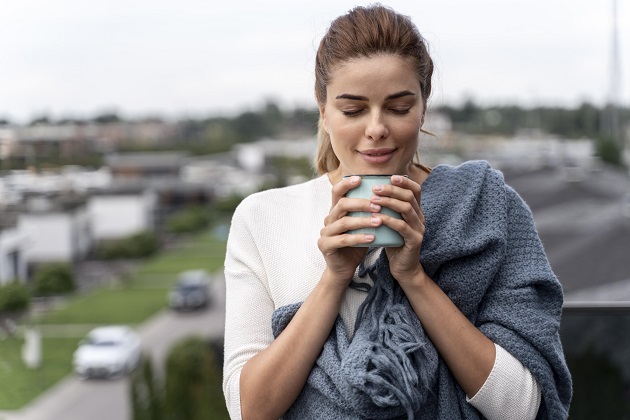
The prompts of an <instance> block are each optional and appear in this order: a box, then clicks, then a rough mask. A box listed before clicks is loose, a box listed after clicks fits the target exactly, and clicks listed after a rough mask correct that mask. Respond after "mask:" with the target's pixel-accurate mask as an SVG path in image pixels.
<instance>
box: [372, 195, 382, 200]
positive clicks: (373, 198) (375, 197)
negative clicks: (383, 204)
mask: <svg viewBox="0 0 630 420" xmlns="http://www.w3.org/2000/svg"><path fill="white" fill-rule="evenodd" d="M370 200H372V201H381V196H380V195H373V196H372V198H370Z"/></svg>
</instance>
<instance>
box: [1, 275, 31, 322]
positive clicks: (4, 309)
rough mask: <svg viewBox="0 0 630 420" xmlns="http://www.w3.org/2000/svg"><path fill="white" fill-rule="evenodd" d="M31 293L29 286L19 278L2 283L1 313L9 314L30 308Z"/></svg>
mask: <svg viewBox="0 0 630 420" xmlns="http://www.w3.org/2000/svg"><path fill="white" fill-rule="evenodd" d="M29 304H30V293H29V290H28V287H27V286H26V285H25V284H24V283H22V282H19V281H17V280H14V281H12V282H10V283H7V284H4V285H0V314H3V315H8V314H12V313H17V312H22V311H25V310H26V309H28V307H29Z"/></svg>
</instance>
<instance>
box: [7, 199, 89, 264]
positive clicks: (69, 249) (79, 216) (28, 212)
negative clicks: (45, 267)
mask: <svg viewBox="0 0 630 420" xmlns="http://www.w3.org/2000/svg"><path fill="white" fill-rule="evenodd" d="M18 231H19V233H20V234H21V235H22V236H24V237H25V238H26V241H27V243H26V248H25V259H26V262H27V263H28V264H39V263H44V262H56V261H63V262H72V261H78V260H81V259H83V258H84V257H85V256H86V255H87V254H88V252H89V251H90V249H91V247H92V245H93V240H92V236H91V233H90V218H89V214H88V209H87V206H86V203H85V199H83V198H82V197H80V196H77V195H74V194H27V195H25V197H24V201H23V210H22V212H21V213H20V214H19V215H18Z"/></svg>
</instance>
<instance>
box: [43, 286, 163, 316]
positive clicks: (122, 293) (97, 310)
mask: <svg viewBox="0 0 630 420" xmlns="http://www.w3.org/2000/svg"><path fill="white" fill-rule="evenodd" d="M167 290H168V289H160V288H156V289H134V288H120V289H107V290H98V291H96V292H94V293H91V294H89V295H87V296H81V297H77V298H75V299H72V300H71V301H70V302H69V303H68V305H67V306H66V307H65V308H63V309H61V310H58V311H54V312H52V313H50V314H47V315H46V316H44V317H42V318H41V319H39V320H37V322H38V323H40V324H139V323H141V322H142V321H144V320H146V319H147V318H149V317H150V316H151V315H153V314H155V313H156V312H158V311H159V310H160V309H163V308H165V307H166V294H167Z"/></svg>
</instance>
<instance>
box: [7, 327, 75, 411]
mask: <svg viewBox="0 0 630 420" xmlns="http://www.w3.org/2000/svg"><path fill="white" fill-rule="evenodd" d="M78 341H79V338H78V337H66V338H43V339H42V365H41V367H40V368H39V369H34V370H32V369H28V368H27V367H26V366H25V365H24V363H23V362H22V356H21V355H22V345H23V343H24V342H23V340H22V339H17V338H10V339H6V340H2V341H0V408H1V409H3V410H13V409H18V408H20V407H22V406H23V405H24V404H26V403H28V402H29V401H31V400H32V399H33V398H34V397H36V396H37V395H39V394H40V393H41V392H42V391H44V390H46V389H47V388H48V387H49V386H51V385H53V384H55V383H56V382H58V381H59V380H60V379H61V378H63V377H64V376H66V375H68V374H69V373H70V372H72V352H73V351H74V349H76V347H77V343H78Z"/></svg>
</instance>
